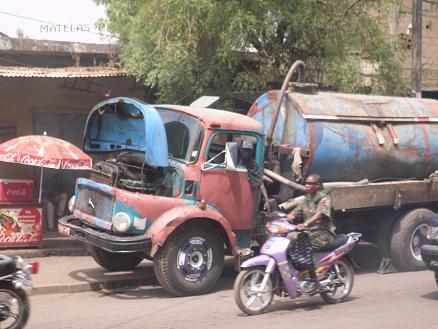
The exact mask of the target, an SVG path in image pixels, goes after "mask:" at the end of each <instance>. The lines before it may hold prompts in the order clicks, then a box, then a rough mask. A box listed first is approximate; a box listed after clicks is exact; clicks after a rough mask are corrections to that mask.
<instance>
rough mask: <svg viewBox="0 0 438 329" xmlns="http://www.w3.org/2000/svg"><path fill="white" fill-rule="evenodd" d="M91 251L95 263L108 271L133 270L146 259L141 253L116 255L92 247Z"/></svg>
mask: <svg viewBox="0 0 438 329" xmlns="http://www.w3.org/2000/svg"><path fill="white" fill-rule="evenodd" d="M89 250H90V254H91V256H92V257H93V259H94V261H95V262H96V263H97V264H99V265H100V266H102V267H103V268H104V269H106V270H108V271H128V270H132V269H133V268H134V267H136V266H137V265H138V264H139V263H140V262H141V261H142V260H143V258H144V257H143V255H142V254H140V253H130V254H120V253H117V254H116V253H112V252H109V251H106V250H103V249H100V248H97V247H95V246H90V248H89Z"/></svg>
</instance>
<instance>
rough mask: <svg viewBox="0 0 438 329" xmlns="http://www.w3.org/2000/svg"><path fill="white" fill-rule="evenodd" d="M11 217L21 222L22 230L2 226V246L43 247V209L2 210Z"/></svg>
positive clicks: (0, 239) (0, 242) (0, 233)
mask: <svg viewBox="0 0 438 329" xmlns="http://www.w3.org/2000/svg"><path fill="white" fill-rule="evenodd" d="M0 211H2V212H5V213H7V214H8V215H9V217H11V218H14V220H16V221H18V222H19V225H20V230H11V229H10V228H9V227H8V226H6V225H3V226H0V244H1V245H2V246H22V247H24V246H41V242H42V222H41V219H42V209H41V208H40V207H26V208H13V209H12V208H7V209H5V208H2V209H1V210H0Z"/></svg>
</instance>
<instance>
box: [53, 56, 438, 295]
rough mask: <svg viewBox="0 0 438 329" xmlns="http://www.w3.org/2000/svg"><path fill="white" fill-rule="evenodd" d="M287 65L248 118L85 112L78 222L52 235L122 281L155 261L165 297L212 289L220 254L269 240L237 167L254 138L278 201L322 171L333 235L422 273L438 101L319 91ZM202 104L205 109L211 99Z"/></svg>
mask: <svg viewBox="0 0 438 329" xmlns="http://www.w3.org/2000/svg"><path fill="white" fill-rule="evenodd" d="M303 67H304V65H303V63H302V62H297V63H295V64H294V65H292V67H291V69H290V71H289V72H288V75H287V77H286V79H285V81H284V83H283V86H282V88H281V90H280V91H269V92H267V93H265V94H263V95H262V96H260V97H259V98H258V99H257V101H256V102H255V103H254V105H253V106H252V107H251V109H250V111H249V113H248V115H242V114H237V113H233V112H231V111H220V110H215V109H211V108H209V106H208V104H205V103H199V102H198V103H196V102H195V103H194V104H191V106H181V105H151V104H147V103H144V102H141V101H139V100H135V99H130V98H126V97H118V98H113V99H108V100H105V101H103V102H101V103H99V104H97V105H96V106H94V108H93V109H92V110H91V111H90V113H89V115H88V118H87V121H86V126H85V131H84V144H83V149H84V151H85V152H87V153H89V154H91V155H92V156H93V162H94V166H93V169H92V170H91V171H90V176H89V177H88V178H79V179H78V180H77V182H76V187H75V195H74V196H73V197H72V199H71V200H70V202H69V210H70V211H71V215H68V216H65V217H63V218H61V219H59V222H58V231H59V232H60V233H62V234H64V235H66V236H70V237H72V238H74V239H77V240H80V241H84V242H85V243H87V244H88V245H89V250H90V253H91V256H92V257H93V258H94V260H95V261H96V263H98V264H99V265H100V266H101V267H103V268H104V269H106V270H108V271H125V270H130V269H132V268H134V267H136V266H137V265H138V264H139V263H140V262H141V261H142V260H143V259H148V260H151V261H153V265H154V272H155V275H156V277H157V279H158V282H159V283H160V285H161V286H162V287H163V288H164V289H165V290H166V291H167V292H169V293H170V294H172V295H176V296H187V295H196V294H202V293H206V292H208V291H210V290H211V289H212V288H213V287H214V286H215V284H216V282H217V281H218V280H219V278H220V276H221V273H222V270H223V267H224V257H225V256H227V255H228V256H232V257H234V261H235V265H236V269H239V268H240V260H241V259H242V257H247V256H248V255H249V254H250V253H251V248H252V247H254V246H256V241H259V242H261V241H262V239H263V233H264V230H263V228H264V221H265V220H266V213H264V212H263V209H262V208H261V205H260V193H259V191H258V190H254V189H252V188H251V186H250V184H249V182H248V173H247V170H246V168H244V167H241V166H239V161H238V152H237V145H238V144H239V143H240V142H241V141H242V140H249V141H251V142H252V143H253V145H254V150H253V153H254V154H253V156H254V159H255V161H256V162H257V163H258V165H259V166H261V167H263V168H265V169H264V174H265V176H266V177H265V179H266V180H267V181H269V182H271V183H270V184H268V188H269V190H270V192H271V194H272V195H273V196H274V195H275V196H276V197H275V198H276V199H277V201H278V203H279V204H281V205H283V207H284V208H285V209H286V208H288V207H291V205H292V204H294V203H296V201H297V198H298V199H299V198H300V195H302V194H303V193H304V192H305V189H304V187H303V186H302V185H301V184H300V183H301V182H302V179H303V177H305V176H306V175H307V174H309V173H312V172H314V173H319V174H320V175H321V177H322V179H323V180H324V181H325V185H326V187H329V188H330V189H331V195H332V198H333V211H334V219H335V221H336V224H337V228H338V231H339V233H342V232H346V231H357V232H361V233H363V235H364V237H365V239H367V240H369V241H372V242H376V243H377V244H378V245H379V248H380V250H381V252H382V255H383V256H384V257H385V259H392V260H393V262H394V263H395V264H396V265H397V266H398V267H400V268H402V269H406V270H415V269H419V268H422V266H423V264H422V262H421V256H420V247H421V245H422V244H424V243H425V240H426V239H425V230H426V227H427V223H428V220H429V218H430V217H431V215H432V214H433V212H434V211H435V208H436V204H437V201H438V181H437V180H436V179H435V177H436V175H435V170H437V169H438V157H437V155H438V150H437V148H436V146H438V145H437V144H438V123H437V121H438V102H436V101H433V100H419V99H411V98H396V97H380V96H362V95H342V94H335V93H320V92H316V91H314V90H313V89H311V88H310V89H309V86H308V85H306V84H304V83H303V82H298V83H297V84H295V85H294V87H293V88H292V87H291V88H288V86H289V80H290V78H291V76H292V75H293V73H294V72H295V71H296V69H300V71H299V73H300V74H299V77H300V81H303V77H304V69H303ZM204 100H205V99H204Z"/></svg>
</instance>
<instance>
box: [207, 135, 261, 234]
mask: <svg viewBox="0 0 438 329" xmlns="http://www.w3.org/2000/svg"><path fill="white" fill-rule="evenodd" d="M244 139H245V140H249V141H251V142H253V144H254V154H253V156H254V158H255V159H256V161H257V159H259V161H257V164H258V165H260V166H262V157H263V143H262V140H261V138H260V137H257V136H254V135H249V134H248V135H245V134H235V133H230V132H217V133H215V134H213V135H212V136H211V137H210V140H209V142H208V145H207V148H206V151H205V154H204V163H203V169H202V174H201V187H200V195H201V198H203V199H204V200H205V201H206V202H207V203H208V204H210V205H212V206H214V207H215V208H217V209H218V210H219V211H220V212H221V213H222V215H223V216H224V217H225V218H226V219H227V220H228V221H229V223H230V225H231V227H232V228H233V229H234V230H248V229H251V228H253V227H254V214H255V210H256V208H257V205H258V202H259V200H260V193H259V191H258V189H256V190H254V189H253V190H252V189H251V186H250V184H249V182H248V174H247V170H246V169H245V168H244V167H239V166H237V167H236V169H233V170H229V169H226V168H225V163H224V162H225V144H226V143H227V142H236V143H238V144H239V143H240V141H241V140H244Z"/></svg>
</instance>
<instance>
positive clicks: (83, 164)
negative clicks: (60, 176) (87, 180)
mask: <svg viewBox="0 0 438 329" xmlns="http://www.w3.org/2000/svg"><path fill="white" fill-rule="evenodd" d="M61 168H62V169H75V170H81V169H89V168H91V161H90V160H63V161H62V165H61Z"/></svg>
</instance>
